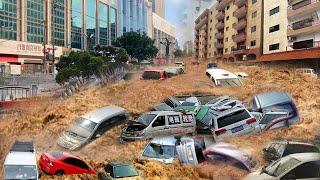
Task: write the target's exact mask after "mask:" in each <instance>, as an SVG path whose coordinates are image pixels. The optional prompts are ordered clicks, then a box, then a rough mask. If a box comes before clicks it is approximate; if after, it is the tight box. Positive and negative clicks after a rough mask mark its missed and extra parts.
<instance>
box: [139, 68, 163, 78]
mask: <svg viewBox="0 0 320 180" xmlns="http://www.w3.org/2000/svg"><path fill="white" fill-rule="evenodd" d="M168 78H169V77H168V74H167V72H166V71H164V70H163V69H148V70H145V71H144V72H143V74H142V76H141V79H143V80H165V79H168Z"/></svg>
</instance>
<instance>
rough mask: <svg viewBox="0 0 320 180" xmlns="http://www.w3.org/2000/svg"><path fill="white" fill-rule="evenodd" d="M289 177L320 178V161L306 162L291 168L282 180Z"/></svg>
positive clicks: (312, 179) (286, 179) (313, 179)
mask: <svg viewBox="0 0 320 180" xmlns="http://www.w3.org/2000/svg"><path fill="white" fill-rule="evenodd" d="M288 179H310V180H315V179H320V161H311V162H306V163H303V164H301V165H299V166H297V167H295V168H294V169H292V170H289V172H287V173H286V174H285V175H284V176H283V177H282V178H281V180H288Z"/></svg>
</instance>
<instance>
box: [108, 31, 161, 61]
mask: <svg viewBox="0 0 320 180" xmlns="http://www.w3.org/2000/svg"><path fill="white" fill-rule="evenodd" d="M154 42H155V41H154V40H153V39H151V38H149V37H148V36H147V35H145V34H143V35H141V34H139V33H137V32H128V33H125V34H124V35H123V36H121V37H119V38H117V39H116V41H115V42H114V43H113V45H114V46H116V47H121V48H124V49H125V50H126V51H127V53H128V54H129V56H130V57H131V58H135V59H137V60H138V61H139V62H140V61H143V60H146V59H149V58H154V57H156V55H157V53H158V51H159V50H158V49H157V47H155V46H154Z"/></svg>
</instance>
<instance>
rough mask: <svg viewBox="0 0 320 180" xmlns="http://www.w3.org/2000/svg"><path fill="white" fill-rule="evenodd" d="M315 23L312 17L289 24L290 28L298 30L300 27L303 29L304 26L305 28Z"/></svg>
mask: <svg viewBox="0 0 320 180" xmlns="http://www.w3.org/2000/svg"><path fill="white" fill-rule="evenodd" d="M313 24H314V21H313V19H312V18H310V19H305V20H302V21H299V22H296V23H293V24H292V25H291V27H290V26H289V28H291V29H293V30H298V29H302V28H305V27H309V26H312V25H313Z"/></svg>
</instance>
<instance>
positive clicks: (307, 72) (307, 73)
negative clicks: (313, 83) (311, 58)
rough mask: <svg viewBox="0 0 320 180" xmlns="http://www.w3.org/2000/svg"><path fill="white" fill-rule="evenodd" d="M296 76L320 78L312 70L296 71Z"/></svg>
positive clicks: (300, 69)
mask: <svg viewBox="0 0 320 180" xmlns="http://www.w3.org/2000/svg"><path fill="white" fill-rule="evenodd" d="M296 74H300V75H304V76H308V77H311V78H318V75H317V74H316V73H315V71H314V69H310V68H298V69H296Z"/></svg>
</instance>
